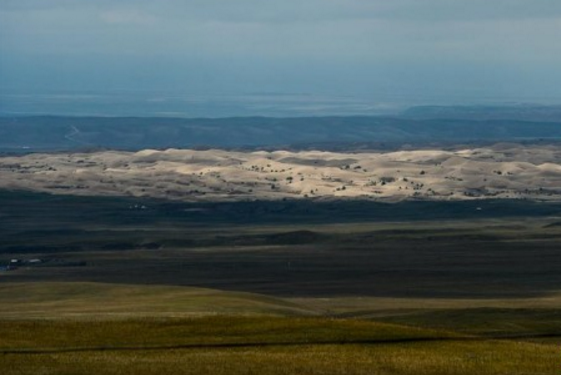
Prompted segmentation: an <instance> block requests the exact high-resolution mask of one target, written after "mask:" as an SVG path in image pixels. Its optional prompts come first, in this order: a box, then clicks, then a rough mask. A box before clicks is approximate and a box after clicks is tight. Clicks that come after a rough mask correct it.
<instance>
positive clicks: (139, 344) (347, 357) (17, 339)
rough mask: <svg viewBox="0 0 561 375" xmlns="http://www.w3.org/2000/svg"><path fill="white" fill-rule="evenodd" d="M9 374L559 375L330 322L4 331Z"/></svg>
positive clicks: (373, 325)
mask: <svg viewBox="0 0 561 375" xmlns="http://www.w3.org/2000/svg"><path fill="white" fill-rule="evenodd" d="M0 329H1V337H2V338H1V340H0V352H1V353H2V354H1V357H0V364H1V365H2V368H3V373H5V374H10V375H11V374H93V373H95V374H162V373H166V374H203V373H212V374H303V373H304V374H556V373H558V363H559V359H558V356H559V353H558V348H557V347H556V346H554V345H550V344H543V343H539V344H537V343H529V342H517V341H511V340H493V339H488V338H477V337H474V336H466V335H458V334H453V333H450V332H447V331H436V330H427V329H420V328H412V327H407V326H402V325H394V324H387V323H379V322H371V321H360V320H339V319H326V318H296V317H292V318H273V317H251V318H247V317H245V318H244V317H225V316H215V317H207V318H204V317H199V318H190V319H186V318H176V319H173V318H166V319H153V318H152V319H150V318H149V319H141V320H138V319H126V320H113V321H107V320H103V321H95V320H94V321H91V320H90V321H88V320H80V321H71V320H68V319H64V320H47V321H44V320H35V321H10V322H3V323H2V324H1V325H0Z"/></svg>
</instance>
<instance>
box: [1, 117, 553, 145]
mask: <svg viewBox="0 0 561 375" xmlns="http://www.w3.org/2000/svg"><path fill="white" fill-rule="evenodd" d="M531 108H533V109H531ZM508 117H511V119H509V118H508ZM537 139H547V140H555V139H561V107H523V106H522V107H512V108H510V107H509V108H502V109H501V108H500V107H497V108H494V109H493V108H491V107H416V108H412V109H410V110H407V111H406V112H404V113H403V115H401V116H398V117H374V116H354V117H353V116H351V117H298V118H273V117H235V118H220V119H202V118H201V119H183V118H147V117H139V118H135V117H60V116H34V117H21V116H20V117H0V150H2V151H4V152H6V151H12V152H13V151H22V150H24V151H26V150H32V151H33V150H75V149H89V148H112V149H126V150H139V149H145V148H171V147H174V148H206V147H218V148H239V147H289V146H298V145H306V144H308V145H310V144H311V145H316V146H321V145H322V144H352V143H357V144H358V143H372V144H378V145H384V144H391V145H404V144H423V143H424V144H427V143H428V144H430V143H439V142H444V143H445V142H450V143H462V142H475V141H487V142H499V141H520V140H537Z"/></svg>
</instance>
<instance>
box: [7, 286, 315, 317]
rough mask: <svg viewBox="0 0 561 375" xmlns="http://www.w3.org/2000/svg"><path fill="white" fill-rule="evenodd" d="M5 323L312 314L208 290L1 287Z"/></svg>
mask: <svg viewBox="0 0 561 375" xmlns="http://www.w3.org/2000/svg"><path fill="white" fill-rule="evenodd" d="M0 301H2V303H0V319H10V318H15V319H21V318H73V319H76V318H80V317H83V318H90V317H92V316H95V317H96V318H97V319H101V318H103V317H107V318H110V319H113V318H116V317H123V318H127V317H133V316H134V317H139V316H149V317H155V316H193V315H194V316H200V315H216V314H227V315H256V314H257V315H278V316H286V315H310V314H313V311H312V310H309V309H307V308H302V307H300V306H299V305H297V304H294V303H292V302H288V301H285V300H282V299H278V298H272V297H267V296H263V295H258V294H253V293H243V292H224V291H219V290H213V289H206V288H191V287H176V286H151V285H141V286H139V285H119V284H105V283H88V282H73V283H64V282H37V283H3V284H0Z"/></svg>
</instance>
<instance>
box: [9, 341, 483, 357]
mask: <svg viewBox="0 0 561 375" xmlns="http://www.w3.org/2000/svg"><path fill="white" fill-rule="evenodd" d="M488 340H492V338H489V337H484V338H481V337H412V338H401V339H387V340H328V341H305V342H304V341H301V342H249V343H214V344H180V345H158V346H118V347H112V346H92V347H78V348H41V349H6V350H0V354H2V355H8V354H56V353H76V352H97V351H144V350H178V349H235V348H259V347H261V348H267V347H291V346H313V345H322V346H323V345H386V344H409V343H422V342H439V341H449V342H452V341H488Z"/></svg>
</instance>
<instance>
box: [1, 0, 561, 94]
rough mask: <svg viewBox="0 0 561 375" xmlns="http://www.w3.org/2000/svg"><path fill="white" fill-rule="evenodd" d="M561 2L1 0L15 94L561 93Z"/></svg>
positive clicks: (4, 61)
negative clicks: (93, 92)
mask: <svg viewBox="0 0 561 375" xmlns="http://www.w3.org/2000/svg"><path fill="white" fill-rule="evenodd" d="M560 41H561V1H559V0H469V1H466V0H391V1H390V0H285V1H272V0H158V1H153V0H91V1H90V0H0V90H2V91H3V92H10V91H21V92H31V93H32V92H41V91H50V92H57V91H61V92H62V91H71V92H89V91H95V92H112V91H115V90H128V91H130V92H159V91H162V92H183V93H188V94H204V95H247V94H298V95H324V96H330V95H332V96H350V97H358V98H370V97H372V98H374V97H376V98H386V99H387V100H388V101H391V100H392V99H395V98H417V99H418V98H424V97H426V98H436V100H440V101H442V102H443V104H446V102H447V101H451V100H452V99H453V100H455V101H462V100H465V101H467V102H469V101H479V102H485V101H486V100H488V101H524V102H545V101H547V102H558V103H561V69H559V66H561V42H560Z"/></svg>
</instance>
